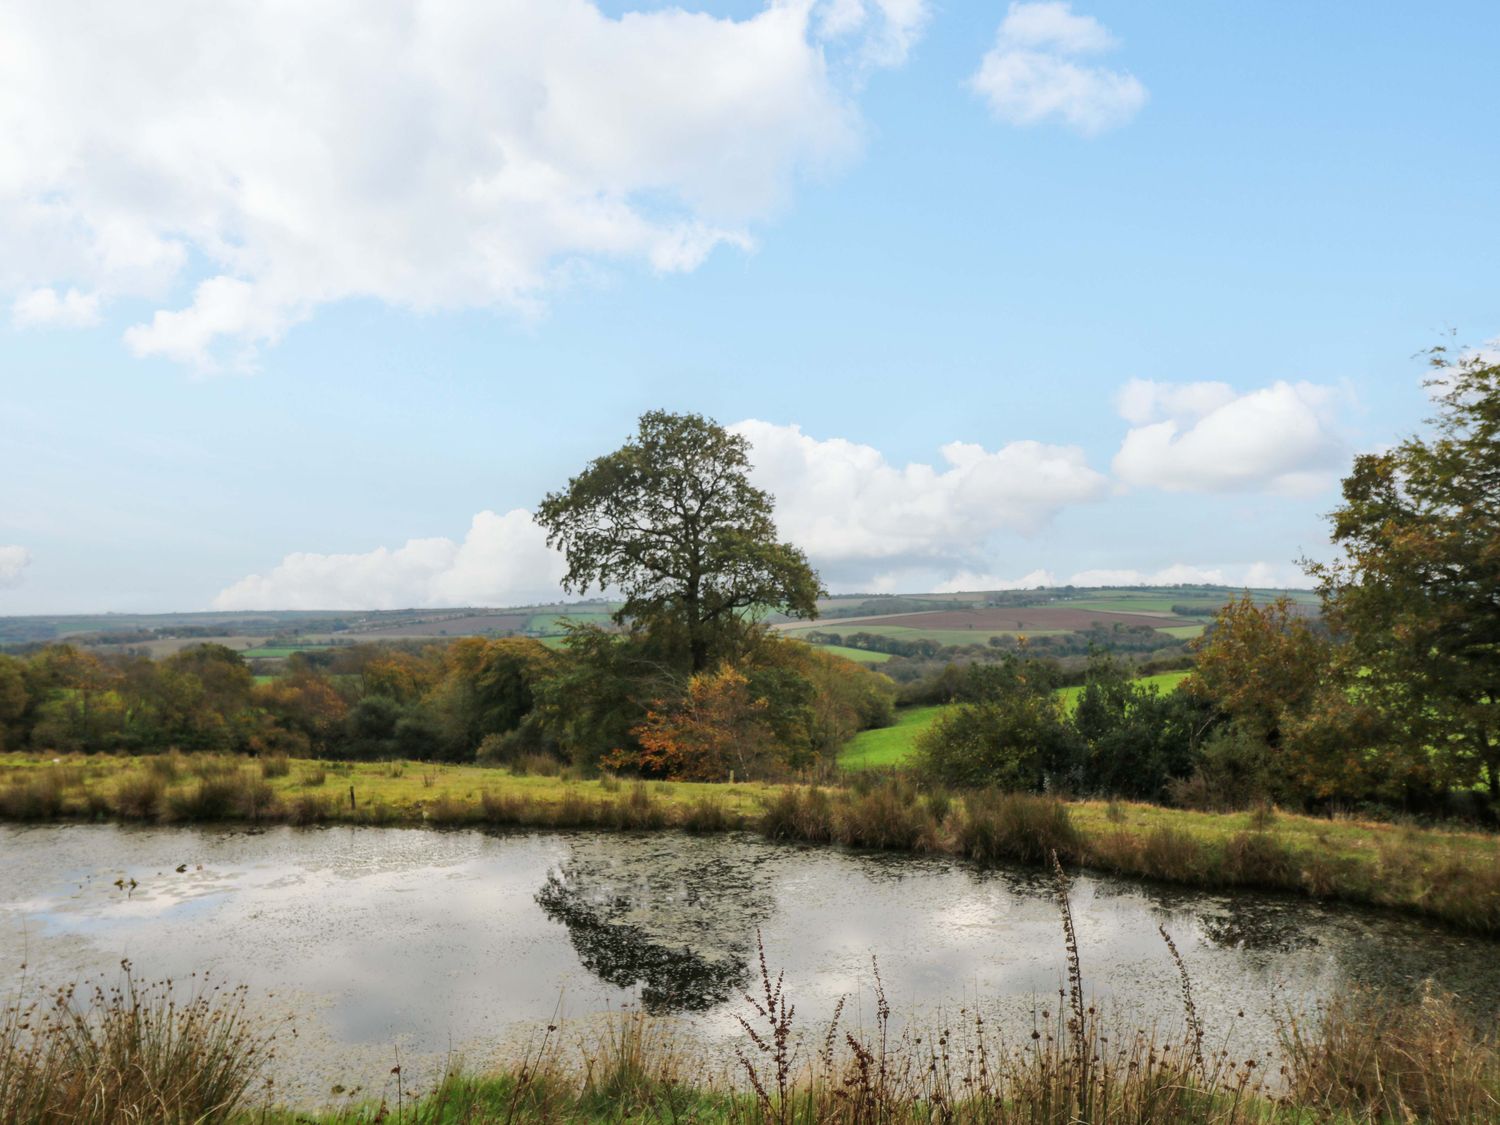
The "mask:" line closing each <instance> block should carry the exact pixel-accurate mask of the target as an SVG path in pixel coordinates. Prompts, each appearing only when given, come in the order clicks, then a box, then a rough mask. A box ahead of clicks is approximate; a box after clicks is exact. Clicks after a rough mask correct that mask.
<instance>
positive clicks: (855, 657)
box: [817, 645, 891, 664]
mask: <svg viewBox="0 0 1500 1125" xmlns="http://www.w3.org/2000/svg"><path fill="white" fill-rule="evenodd" d="M817 647H818V648H819V649H821V650H822V651H824V652H831V653H833V654H834V655H835V656H842V657H843V658H844V659H845V660H852V661H854V662H855V663H856V664H884V663H885V662H886V661H887V660H889V659H890V658H891V654H890V653H888V652H871V651H870V650H869V649H864V648H849V647H848V646H847V645H818V646H817Z"/></svg>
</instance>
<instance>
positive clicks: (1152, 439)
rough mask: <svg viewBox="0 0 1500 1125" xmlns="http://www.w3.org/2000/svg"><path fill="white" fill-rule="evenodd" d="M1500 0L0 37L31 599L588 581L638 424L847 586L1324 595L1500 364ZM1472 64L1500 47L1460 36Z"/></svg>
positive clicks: (40, 8)
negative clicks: (1363, 521)
mask: <svg viewBox="0 0 1500 1125" xmlns="http://www.w3.org/2000/svg"><path fill="white" fill-rule="evenodd" d="M1497 39H1500V6H1497V5H1494V4H1492V3H1489V2H1487V0H1485V2H1472V3H1460V2H1451V3H1441V2H1440V3H1433V4H1423V5H1416V4H1409V3H1394V2H1376V3H1371V2H1358V3H1355V2H1348V3H1338V2H1334V0H1328V2H1322V3H1318V4H1301V3H1293V2H1289V0H1288V2H1279V0H1278V2H1270V3H1263V4H1256V5H1218V4H1202V3H1199V2H1189V0H1158V2H1154V3H1151V4H1140V3H1126V2H1124V0H1100V2H1075V3H1071V4H1069V3H1054V2H1037V3H1027V2H1018V3H990V2H972V3H971V2H958V0H948V2H946V3H939V2H937V0H774V2H771V3H758V2H754V0H739V2H732V3H683V4H682V5H681V6H677V5H668V4H661V3H650V2H638V3H625V2H604V0H599V2H593V0H506V2H503V3H500V2H494V0H447V2H445V3H431V2H430V0H379V2H377V3H370V2H369V0H328V2H326V3H320V4H288V3H281V2H272V0H258V2H257V0H223V2H222V3H216V4H211V5H204V4H201V3H197V2H196V0H143V2H141V3H138V4H130V5H121V4H116V3H109V2H106V0H96V2H88V0H80V2H78V3H72V4H66V5H63V4H56V3H55V2H52V0H14V2H11V3H7V4H5V5H4V6H0V465H3V470H0V614H25V613H65V612H99V611H106V610H114V611H132V612H151V611H187V610H204V609H210V608H218V609H265V608H287V609H291V608H320V609H321V608H330V609H335V608H348V609H359V608H401V607H407V606H439V605H504V604H519V603H527V602H536V601H542V600H546V599H549V598H552V597H555V596H556V594H557V592H558V591H557V581H558V578H559V576H560V575H561V573H562V567H561V563H560V560H559V559H558V557H557V555H556V554H555V552H552V551H550V550H549V549H548V548H547V547H546V546H545V543H544V542H543V539H542V536H541V533H540V532H539V531H538V529H537V528H536V526H535V525H534V524H533V523H532V522H531V519H530V515H529V513H530V511H531V509H532V508H533V507H534V506H535V504H536V503H537V502H538V500H540V498H541V497H542V496H543V495H544V494H546V493H547V492H548V491H550V490H553V489H557V488H561V487H563V486H565V485H566V482H567V480H568V479H569V477H570V476H571V475H572V474H574V473H576V472H578V471H579V470H580V469H581V468H582V467H583V466H584V465H585V464H586V463H587V462H588V461H589V459H591V458H593V457H595V456H599V455H601V454H603V453H606V452H608V451H610V450H613V449H615V448H617V447H618V446H619V445H620V444H621V443H622V442H624V441H625V440H626V439H627V438H628V437H629V436H630V434H631V432H632V431H633V429H634V425H635V419H636V418H637V416H638V415H640V414H641V413H642V412H644V411H646V410H651V409H668V410H674V411H696V412H700V413H703V414H706V415H708V416H710V417H712V418H714V419H716V420H718V421H719V422H721V423H723V424H724V425H726V426H730V427H732V428H733V429H734V430H735V431H736V432H738V433H741V434H743V435H744V436H745V437H746V438H747V439H748V440H749V442H750V444H751V451H752V454H751V455H752V460H753V462H754V465H755V468H754V474H753V478H754V480H755V481H756V482H757V483H758V484H760V485H762V486H763V487H765V488H766V489H768V490H769V491H770V492H771V493H772V494H773V495H774V496H775V497H776V513H777V520H778V524H779V527H780V530H781V532H782V534H783V535H784V536H785V537H786V538H788V539H790V540H791V541H793V542H795V543H797V544H798V545H799V546H801V547H803V548H804V549H805V550H806V551H807V552H808V554H809V556H810V557H811V559H812V561H813V562H814V564H815V565H816V566H817V567H818V568H819V570H820V572H821V574H822V575H823V577H824V579H825V581H826V582H827V584H828V585H829V586H830V588H832V589H834V590H836V591H890V592H900V591H910V592H915V591H930V590H957V589H996V588H1013V587H1031V586H1035V585H1060V584H1065V583H1073V584H1078V585H1091V584H1113V583H1142V582H1145V583H1163V582H1177V581H1211V582H1222V583H1226V584H1231V585H1237V584H1246V583H1248V584H1253V585H1288V584H1306V582H1305V579H1303V578H1302V574H1301V571H1300V569H1299V567H1298V565H1297V561H1298V560H1299V559H1300V558H1304V557H1312V558H1324V557H1327V556H1328V554H1329V552H1330V547H1329V544H1328V520H1327V514H1328V513H1329V512H1330V511H1331V510H1332V509H1333V508H1334V507H1335V506H1336V505H1337V503H1338V497H1339V493H1338V482H1339V479H1340V476H1341V475H1342V474H1343V473H1344V472H1346V471H1347V469H1348V467H1349V465H1350V461H1351V458H1352V457H1353V456H1354V455H1355V454H1357V453H1359V452H1363V451H1370V450H1375V449H1379V448H1382V447H1384V446H1388V445H1390V444H1392V443H1394V442H1396V441H1398V440H1400V439H1401V438H1403V437H1405V436H1407V435H1409V434H1411V433H1413V432H1417V431H1419V430H1420V428H1421V426H1422V422H1423V419H1424V418H1425V417H1426V416H1427V415H1428V414H1430V413H1431V404H1430V401H1429V400H1428V398H1427V397H1426V394H1425V392H1424V389H1423V386H1422V380H1423V377H1424V375H1425V371H1426V369H1425V367H1424V359H1423V357H1422V354H1421V353H1422V352H1423V351H1424V349H1427V348H1430V347H1432V346H1434V345H1438V344H1448V345H1452V346H1456V347H1466V348H1474V349H1489V348H1500V276H1497V273H1496V270H1495V265H1496V263H1497V262H1500V144H1497V143H1496V139H1497V132H1496V126H1495V122H1496V120H1497V119H1500V112H1497V111H1500V70H1497V69H1496V68H1495V67H1493V66H1486V65H1485V64H1484V62H1483V58H1484V55H1483V45H1484V44H1488V43H1493V42H1495V41H1496V40H1497ZM1476 47H1478V48H1479V49H1478V50H1476Z"/></svg>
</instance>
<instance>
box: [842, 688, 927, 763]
mask: <svg viewBox="0 0 1500 1125" xmlns="http://www.w3.org/2000/svg"><path fill="white" fill-rule="evenodd" d="M942 711H943V705H942V704H936V705H934V706H931V707H907V708H904V709H903V710H900V711H897V712H896V725H895V726H889V727H881V728H880V729H879V730H867V731H861V732H860V733H859V734H856V735H855V736H854V737H853V738H851V739H850V740H849V741H848V742H846V743H844V748H843V750H841V751H840V752H839V765H840V766H842V767H843V768H844V769H846V770H867V769H871V768H878V767H881V766H895V765H900V764H901V763H902V762H903V761H905V760H906V759H907V758H908V757H910V756H911V752H912V748H913V747H914V746H915V745H916V741H917V735H919V734H921V733H922V732H923V731H924V730H926V729H927V728H928V727H930V726H932V724H933V723H934V722H936V721H937V717H938V715H940V714H941V713H942Z"/></svg>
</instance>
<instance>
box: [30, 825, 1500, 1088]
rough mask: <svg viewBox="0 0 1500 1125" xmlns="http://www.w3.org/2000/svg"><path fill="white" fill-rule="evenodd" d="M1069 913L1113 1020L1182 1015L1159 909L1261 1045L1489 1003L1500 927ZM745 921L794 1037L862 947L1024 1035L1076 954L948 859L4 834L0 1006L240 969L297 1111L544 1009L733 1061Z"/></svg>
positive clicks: (719, 841)
mask: <svg viewBox="0 0 1500 1125" xmlns="http://www.w3.org/2000/svg"><path fill="white" fill-rule="evenodd" d="M179 867H180V868H182V870H180V871H179V870H178V868H179ZM1072 904H1073V911H1074V916H1075V920H1076V923H1077V930H1078V937H1079V944H1080V956H1081V960H1082V965H1083V972H1084V976H1085V980H1086V983H1087V986H1088V988H1089V989H1090V991H1091V992H1092V994H1093V996H1094V998H1095V1002H1096V1003H1098V1004H1100V1005H1101V1006H1102V1007H1103V1008H1104V1010H1106V1011H1110V1012H1114V1013H1116V1015H1117V1018H1118V1020H1119V1021H1120V1025H1121V1027H1122V1028H1125V1029H1128V1028H1133V1027H1139V1026H1148V1025H1150V1024H1151V1023H1153V1022H1155V1023H1159V1024H1162V1025H1176V1024H1179V1023H1180V1021H1181V1006H1180V1000H1179V995H1180V993H1179V982H1178V975H1177V969H1176V967H1175V965H1174V964H1173V963H1172V960H1171V958H1170V955H1169V954H1168V951H1167V949H1166V947H1165V945H1164V944H1163V942H1162V940H1161V937H1160V935H1159V934H1158V932H1157V927H1158V926H1164V927H1165V928H1166V929H1167V931H1168V932H1169V933H1170V934H1171V935H1172V937H1173V938H1174V940H1175V941H1176V943H1177V946H1178V949H1179V950H1180V951H1181V953H1182V955H1183V958H1184V960H1185V962H1186V964H1187V966H1188V969H1189V971H1190V973H1191V975H1192V980H1193V986H1194V989H1195V993H1196V999H1197V1004H1198V1008H1199V1012H1200V1014H1201V1015H1202V1016H1203V1017H1204V1022H1205V1023H1206V1024H1207V1026H1208V1028H1209V1037H1210V1040H1211V1041H1212V1042H1215V1043H1217V1042H1219V1041H1221V1040H1223V1039H1224V1038H1225V1037H1226V1036H1228V1037H1230V1042H1231V1043H1232V1044H1233V1049H1234V1050H1235V1052H1236V1053H1244V1054H1246V1055H1247V1056H1248V1055H1249V1054H1255V1053H1264V1052H1267V1051H1270V1050H1272V1049H1273V1048H1274V1044H1275V1022H1274V1019H1275V1015H1276V1014H1277V1013H1278V1012H1284V1011H1286V1010H1287V1009H1288V1008H1291V1009H1300V1010H1307V1009H1308V1008H1309V1007H1310V1006H1311V1005H1313V1004H1315V1003H1316V1002H1317V1000H1318V999H1319V998H1320V997H1327V996H1330V995H1332V994H1334V993H1335V992H1336V991H1338V990H1341V989H1347V988H1349V987H1353V986H1370V987H1376V986H1382V987H1390V986H1394V987H1417V986H1419V985H1420V983H1421V982H1422V981H1424V980H1426V979H1429V978H1430V979H1432V980H1433V981H1434V982H1435V984H1436V985H1437V986H1438V987H1441V988H1444V989H1447V990H1450V991H1454V992H1457V993H1458V994H1460V995H1461V996H1462V997H1463V998H1464V999H1465V1000H1466V1001H1467V1002H1468V1003H1469V1004H1471V1005H1472V1006H1473V1007H1474V1008H1475V1010H1476V1011H1478V1012H1481V1013H1485V1014H1493V1013H1494V1012H1495V1010H1496V1007H1497V1004H1500V943H1495V942H1493V941H1489V940H1486V939H1483V938H1475V937H1468V936H1464V935H1460V934H1455V933H1450V932H1447V931H1445V930H1442V929H1440V928H1437V927H1434V926H1431V925H1428V924H1425V923H1422V922H1419V921H1415V920H1411V919H1406V918H1401V917H1396V916H1392V915H1387V914H1382V913H1378V912H1373V911H1365V910H1357V909H1352V908H1349V907H1338V906H1326V905H1320V904H1317V903H1312V902H1306V901H1301V900H1297V899H1293V898H1287V897H1279V896H1269V895H1254V894H1234V895H1225V894H1208V893H1203V892H1195V891H1183V890H1178V889H1173V888H1167V887H1161V886H1155V885H1149V884H1144V883H1139V882H1131V881H1127V880H1120V879H1113V878H1102V877H1095V876H1091V875H1088V874H1086V873H1080V874H1077V875H1075V876H1074V877H1073V882H1072ZM757 934H759V935H760V937H761V940H762V941H763V943H764V947H765V953H766V958H767V961H768V963H769V965H770V967H771V969H772V972H773V973H774V972H777V971H783V970H784V972H785V974H786V987H787V991H788V994H789V995H790V997H791V999H792V1000H793V1001H794V1002H795V1003H796V1005H797V1017H798V1021H799V1024H800V1025H801V1026H803V1027H804V1028H807V1029H808V1031H809V1032H810V1033H818V1032H821V1030H822V1028H823V1026H824V1025H825V1023H826V1021H827V1019H828V1018H829V1017H830V1015H831V1014H832V1012H833V1010H834V1007H835V1005H836V1004H837V1003H838V1000H839V998H840V997H847V1005H846V1008H845V1011H846V1016H845V1019H846V1020H848V1021H853V1022H856V1023H864V1024H866V1025H868V1024H869V1023H870V1022H871V1020H872V1019H873V1013H874V1001H873V992H872V989H873V986H874V975H873V971H872V958H875V959H878V965H879V971H880V975H881V979H882V980H883V982H884V987H885V992H886V995H887V997H888V999H889V1001H890V1003H891V1005H892V1007H893V1008H894V1010H895V1012H896V1014H897V1017H898V1019H899V1020H902V1021H906V1022H907V1023H909V1024H913V1025H916V1026H917V1027H919V1028H924V1029H929V1030H936V1029H938V1028H940V1027H944V1026H949V1027H954V1026H958V1025H961V1024H962V1023H964V1022H965V1021H966V1020H967V1019H969V1018H971V1014H972V1013H973V1012H974V1011H975V1010H976V1009H977V1010H979V1011H982V1012H983V1013H984V1015H985V1017H986V1018H987V1019H989V1020H990V1021H991V1022H992V1025H993V1024H994V1021H995V1020H999V1021H1000V1026H1002V1027H1004V1026H1014V1027H1015V1028H1016V1034H1017V1035H1020V1034H1029V1031H1030V1029H1031V1026H1032V1018H1031V1013H1032V1010H1033V1003H1034V1001H1035V1002H1036V1003H1037V1004H1038V1005H1039V1006H1041V1007H1048V1008H1050V1009H1052V1011H1053V1013H1054V1015H1055V1012H1056V994H1057V989H1058V988H1059V986H1060V983H1061V982H1062V981H1063V979H1064V972H1065V955H1066V954H1065V950H1064V946H1063V941H1062V932H1061V927H1060V925H1059V920H1058V908H1057V903H1056V898H1055V894H1054V887H1053V883H1052V881H1051V879H1050V878H1048V877H1047V876H1045V875H1043V874H1041V873H1038V872H1033V871H1023V870H1011V869H1000V870H980V869H977V868H975V867H972V866H971V865H969V864H967V863H964V862H962V861H959V860H955V859H951V858H930V857H920V856H910V855H894V854H872V853H866V852H848V851H841V850H837V849H833V848H815V847H803V846H793V845H782V844H775V843H769V842H767V841H765V840H762V839H760V838H758V837H754V836H749V835H728V836H708V837H699V836H688V835H683V834H679V833H675V832H673V833H656V834H641V835H634V834H606V833H592V832H524V833H523V832H518V833H511V834H502V835H491V834H485V833H481V832H478V831H452V832H440V831H425V830H421V829H392V828H358V827H332V828H321V829H296V828H286V827H277V828H267V829H265V830H263V831H262V830H256V829H248V830H247V829H244V828H238V829H233V828H212V829H194V828H132V827H121V826H113V825H41V826H4V827H0V957H3V960H0V988H3V989H5V991H6V993H7V995H8V996H13V995H14V994H15V993H16V992H17V990H21V991H23V992H25V991H32V990H35V989H37V988H39V987H42V986H46V985H53V984H59V983H64V982H68V981H74V980H83V979H85V978H90V979H97V980H102V981H105V982H106V983H109V982H113V981H114V980H115V979H117V978H118V975H119V966H120V962H121V960H122V959H128V960H129V961H130V962H131V963H132V964H133V966H134V971H135V972H136V974H137V975H138V976H140V977H144V978H148V979H158V978H172V979H173V980H175V981H178V982H189V983H188V986H191V980H190V974H192V973H194V972H197V973H199V974H200V976H201V974H202V973H204V972H207V973H209V974H210V975H211V976H210V979H211V980H212V981H215V982H220V983H224V984H244V985H247V986H248V988H249V995H250V1003H251V1005H252V1006H253V1008H254V1010H255V1011H256V1013H257V1015H258V1016H260V1017H263V1018H265V1019H266V1020H268V1021H270V1020H276V1019H278V1018H279V1017H281V1016H284V1015H286V1014H288V1013H290V1014H291V1015H292V1025H291V1026H293V1027H295V1029H296V1036H295V1038H294V1039H293V1038H291V1037H290V1036H289V1035H286V1034H283V1037H282V1039H281V1046H280V1047H279V1049H278V1053H277V1058H276V1061H275V1068H276V1079H277V1085H278V1089H279V1090H280V1091H281V1093H282V1096H284V1097H287V1098H289V1099H295V1100H300V1101H312V1102H318V1101H319V1100H326V1099H327V1098H328V1096H329V1091H330V1090H331V1089H332V1087H333V1086H335V1085H338V1086H342V1087H345V1088H353V1087H359V1088H361V1089H362V1090H363V1091H364V1092H366V1093H369V1094H373V1095H379V1094H380V1093H381V1092H382V1091H384V1089H385V1088H386V1085H387V1084H388V1083H390V1082H392V1081H393V1080H392V1079H391V1077H390V1073H389V1072H390V1069H391V1067H392V1066H393V1065H395V1064H396V1062H397V1061H399V1062H400V1063H401V1064H402V1066H403V1073H404V1074H405V1075H406V1076H407V1077H408V1079H410V1080H411V1081H414V1082H415V1083H416V1084H418V1085H421V1084H422V1083H425V1082H428V1081H430V1080H431V1076H432V1075H433V1074H434V1072H435V1071H436V1070H437V1069H438V1068H440V1067H441V1066H442V1065H443V1062H444V1060H445V1059H446V1058H448V1057H452V1056H461V1057H462V1058H463V1059H464V1060H465V1062H466V1063H467V1064H468V1065H469V1066H470V1067H473V1068H483V1067H484V1066H485V1064H486V1063H487V1062H491V1061H496V1060H499V1059H511V1058H514V1057H516V1055H517V1054H518V1052H519V1051H520V1050H521V1049H523V1048H524V1046H525V1044H527V1043H528V1042H530V1041H533V1040H534V1038H535V1037H536V1036H537V1035H538V1034H540V1033H541V1031H542V1029H544V1028H545V1027H546V1026H547V1025H548V1024H555V1023H560V1024H561V1026H562V1031H561V1032H560V1033H559V1034H561V1035H563V1036H574V1037H582V1036H587V1035H589V1034H591V1033H592V1030H593V1029H595V1025H596V1021H598V1020H599V1019H601V1018H603V1017H604V1016H605V1015H606V1014H607V1013H609V1012H618V1011H620V1010H622V1009H633V1008H645V1009H647V1010H648V1011H650V1012H653V1013H656V1014H659V1015H661V1016H663V1017H669V1018H672V1019H674V1020H675V1021H677V1022H678V1023H679V1024H680V1027H681V1030H682V1032H683V1034H684V1036H686V1037H688V1038H690V1039H692V1040H694V1041H697V1042H698V1043H699V1044H701V1046H702V1048H703V1050H704V1051H705V1052H706V1053H707V1054H709V1055H710V1056H711V1057H712V1056H714V1055H715V1054H716V1053H717V1054H718V1055H719V1056H720V1057H724V1058H727V1057H729V1055H730V1048H729V1046H728V1044H730V1043H731V1042H732V1041H733V1040H734V1039H735V1037H736V1036H737V1035H738V1034H740V1032H739V1025H738V1023H737V1021H736V1016H737V1015H742V1014H749V1007H748V1005H747V1004H746V1002H745V1000H744V992H745V991H746V990H748V989H749V988H751V986H752V985H753V983H754V982H755V980H756V979H757V977H756V974H757V973H758V972H759V963H758V955H757V952H756V948H757V947H756V942H757ZM23 966H24V967H23ZM179 987H183V985H182V984H179ZM1240 1013H1243V1015H1241V1014H1240ZM1007 1021H1008V1022H1007Z"/></svg>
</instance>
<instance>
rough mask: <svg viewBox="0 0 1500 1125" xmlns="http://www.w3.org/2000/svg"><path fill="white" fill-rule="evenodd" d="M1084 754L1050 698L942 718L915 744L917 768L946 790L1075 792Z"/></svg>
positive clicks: (990, 703) (1011, 701) (1006, 699)
mask: <svg viewBox="0 0 1500 1125" xmlns="http://www.w3.org/2000/svg"><path fill="white" fill-rule="evenodd" d="M1084 749H1085V747H1084V744H1083V741H1082V740H1081V739H1080V738H1079V737H1078V735H1077V734H1076V733H1074V731H1073V730H1072V728H1071V727H1070V726H1069V725H1068V724H1067V723H1066V722H1065V721H1064V719H1063V714H1062V709H1061V705H1060V704H1059V703H1058V700H1057V699H1056V697H1055V696H1053V695H1052V693H1051V692H1047V693H1045V694H1042V693H1038V692H1035V691H1027V692H1017V693H1016V694H1013V695H1008V696H1002V697H1000V698H993V699H984V700H982V701H980V702H977V703H961V704H959V705H957V706H956V707H953V708H951V709H949V710H948V711H947V712H945V713H944V714H942V715H941V716H940V717H939V718H938V720H937V722H935V723H933V724H932V726H930V727H928V728H927V730H925V731H923V732H922V734H921V735H920V736H919V737H918V739H917V768H918V770H919V771H920V772H921V773H923V774H924V775H925V776H926V777H928V778H930V779H932V780H933V781H937V782H940V783H942V784H945V785H959V786H966V787H979V786H991V785H993V786H998V787H999V788H1001V789H1010V790H1022V791H1030V792H1039V791H1041V790H1042V789H1046V788H1053V789H1057V788H1075V787H1076V785H1077V782H1078V780H1079V776H1080V775H1079V770H1080V767H1081V764H1082V760H1083V753H1084Z"/></svg>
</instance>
